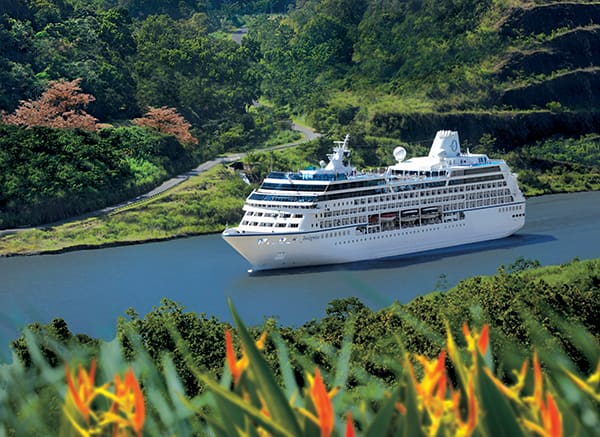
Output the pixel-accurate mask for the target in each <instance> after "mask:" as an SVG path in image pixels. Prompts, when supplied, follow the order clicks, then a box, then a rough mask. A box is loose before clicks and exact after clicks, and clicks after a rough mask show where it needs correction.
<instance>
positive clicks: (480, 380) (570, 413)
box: [0, 259, 600, 436]
mask: <svg viewBox="0 0 600 437" xmlns="http://www.w3.org/2000/svg"><path fill="white" fill-rule="evenodd" d="M599 263H600V260H591V261H577V260H574V261H573V262H571V263H569V264H565V265H561V266H552V267H544V268H537V269H531V268H532V267H535V265H536V263H535V262H531V261H528V260H523V259H519V260H517V261H515V263H514V264H512V265H510V266H503V267H502V268H501V269H500V270H499V273H498V274H497V275H495V276H493V277H478V278H473V279H470V280H467V281H463V282H461V283H460V284H459V285H458V286H457V287H456V288H453V289H451V290H449V291H447V292H444V293H440V292H436V293H432V294H429V295H426V296H423V297H420V298H417V299H415V300H414V301H412V302H410V303H408V304H406V305H401V304H394V305H392V306H391V307H389V308H385V309H382V310H379V311H371V310H369V309H368V308H367V307H365V306H364V304H362V303H361V302H360V301H358V300H357V299H354V298H348V299H343V300H339V301H334V302H332V303H331V304H330V305H329V307H328V308H327V316H326V317H325V318H323V319H322V320H320V321H313V322H309V323H307V324H305V325H303V326H302V327H300V328H296V329H292V328H289V327H278V326H277V324H276V322H275V321H273V320H268V321H266V322H265V324H264V326H263V327H260V328H259V327H254V328H251V329H246V328H245V327H244V326H243V324H242V323H241V321H240V319H239V317H238V316H237V315H236V314H235V312H234V313H233V320H234V322H235V330H233V329H232V327H231V326H230V325H229V324H228V323H224V322H221V321H219V320H216V319H215V318H208V317H206V316H205V315H204V314H195V313H193V312H186V311H185V310H184V308H183V307H181V306H180V305H177V304H176V303H174V302H171V301H168V300H165V301H163V303H162V305H161V306H160V307H157V308H155V309H154V310H153V311H151V312H150V313H148V314H147V315H146V316H144V317H143V318H141V317H140V316H138V315H137V314H136V313H135V312H134V311H133V310H130V311H128V314H127V316H128V317H127V318H122V319H121V320H120V321H119V323H118V329H117V338H116V339H115V340H113V341H110V342H105V341H99V340H93V339H90V338H89V337H87V336H85V335H73V334H72V333H71V332H70V331H69V330H68V328H67V326H66V324H65V323H64V321H61V320H59V319H57V320H54V321H53V322H51V323H50V324H48V325H46V326H42V325H39V324H35V325H32V326H30V329H29V330H26V331H24V334H23V335H22V336H21V337H20V338H19V339H17V340H15V341H14V342H13V344H12V347H13V349H14V351H15V353H16V355H15V359H16V360H15V361H14V362H13V363H12V364H10V365H2V366H1V367H0V380H1V381H2V386H1V387H2V389H1V390H0V406H1V407H2V408H0V423H1V424H3V426H4V427H5V428H4V429H5V430H6V431H7V432H8V434H9V435H12V433H13V432H14V433H16V435H24V434H25V435H29V434H31V433H34V432H35V433H41V434H46V435H51V434H54V433H55V432H56V431H55V430H56V429H59V426H60V427H62V428H61V429H71V427H72V421H70V420H68V419H67V418H66V416H64V413H63V410H62V409H61V408H60V405H62V404H63V403H64V402H65V393H66V390H65V387H67V386H68V381H65V376H66V375H65V368H64V365H65V364H67V365H68V366H69V369H76V368H77V369H80V368H79V365H80V364H81V365H82V366H83V367H82V370H78V374H79V375H80V376H78V377H77V378H79V381H81V382H76V384H75V386H74V387H75V392H77V393H80V395H78V396H79V397H80V398H81V399H83V396H84V395H85V394H86V393H87V396H88V397H87V398H86V399H88V400H89V399H91V398H92V395H93V398H94V399H97V401H98V402H91V401H90V404H89V405H88V407H89V408H95V410H94V411H95V414H97V418H98V421H97V422H94V423H95V424H96V425H97V426H100V427H101V428H102V427H104V428H102V429H104V430H105V431H106V432H110V431H112V430H113V426H114V423H113V422H110V421H108V419H109V418H113V419H114V417H113V416H110V415H109V416H108V417H105V415H104V413H105V412H107V411H108V412H110V411H112V410H111V408H113V407H111V406H112V405H114V403H115V402H117V399H116V398H115V396H117V397H118V395H116V394H115V393H116V391H115V390H116V387H118V386H121V385H122V384H125V383H124V382H123V375H126V374H130V372H132V374H133V375H135V376H136V381H138V384H139V386H140V387H141V390H142V392H143V395H144V415H145V424H144V434H147V435H155V434H162V435H164V434H169V435H173V434H177V435H192V434H194V435H198V434H201V435H203V434H205V433H207V432H208V431H207V427H209V428H211V429H212V432H214V433H216V434H223V435H235V434H237V433H238V432H239V433H244V432H246V433H249V435H254V432H255V431H256V432H258V434H260V433H261V432H263V431H266V432H268V433H270V434H272V435H289V434H290V433H293V434H295V435H301V434H303V433H308V434H310V435H318V434H321V433H325V435H328V434H327V433H328V432H333V433H334V434H338V435H339V434H343V433H345V432H354V433H355V434H357V435H382V433H383V432H384V430H389V432H392V433H394V434H398V433H401V434H403V435H418V433H419V432H422V435H446V434H448V435H496V434H497V433H498V432H505V433H506V435H561V433H562V435H565V436H566V435H575V434H577V435H593V434H594V429H596V428H597V426H598V424H600V417H598V411H599V410H598V408H597V403H598V401H599V396H600V395H599V394H598V380H597V378H598V372H600V370H599V369H598V367H597V366H598V361H599V359H600V332H599V331H598V324H597V322H596V315H597V314H598V312H599V311H600V308H598V305H599V302H600V299H598V294H599V293H600V279H599V276H598V275H599V273H598V272H600V268H599ZM464 322H466V325H465V323H464ZM467 327H480V328H477V329H473V328H471V329H468V328H467ZM461 332H462V334H459V333H461ZM261 333H262V334H261ZM254 339H257V340H256V343H255V340H254ZM236 349H237V350H240V349H241V351H242V352H241V358H240V356H239V353H236V352H235V351H236ZM94 359H96V362H97V364H98V365H97V370H96V371H95V372H92V367H90V366H91V363H92V362H93V360H94ZM224 363H225V367H224ZM88 368H89V369H90V370H89V371H84V370H85V369H88ZM129 368H131V371H130V370H128V369H129ZM542 372H543V374H544V376H541V375H542ZM69 374H70V373H69V372H68V371H67V375H69ZM91 374H94V375H95V377H94V378H95V379H93V378H92V377H90V376H89V375H91ZM86 375H87V377H86ZM115 375H118V380H117V377H116V376H115ZM125 378H126V381H129V382H127V383H126V387H129V389H131V390H129V389H127V390H125V389H124V390H123V393H125V392H127V393H130V394H131V396H129V397H127V399H129V401H127V402H129V403H123V404H122V410H126V411H128V414H129V415H128V414H123V415H121V417H122V418H123V419H124V420H125V419H127V418H129V419H131V420H134V419H135V418H137V420H140V419H139V415H138V412H139V411H141V409H142V407H141V401H140V400H139V395H137V396H138V398H137V399H138V400H137V401H135V399H136V395H135V384H134V382H133V379H132V376H131V375H130V376H129V377H128V378H129V379H127V376H126V377H125ZM67 379H68V376H67ZM92 379H93V381H97V383H95V384H96V385H97V386H98V387H100V388H102V387H104V388H103V389H102V390H101V391H96V389H95V388H93V387H91V386H92V385H93V384H92V383H91V381H92ZM86 381H88V383H87V384H88V385H87V386H86V385H85V384H84V383H85V382H86ZM110 381H114V383H113V384H109V385H108V386H105V384H107V383H109V382H110ZM120 384H121V385H120ZM96 385H94V387H96ZM83 386H86V387H87V388H86V389H85V390H83V389H81V387H83ZM78 387H79V388H78ZM69 390H73V389H69ZM94 393H95V394H94ZM111 393H112V395H111ZM113 395H114V396H113ZM67 396H72V395H67ZM134 401H135V402H134ZM67 402H71V401H67ZM123 402H125V401H123ZM48 405H49V406H51V407H50V408H46V406H48ZM120 405H121V404H120V403H119V404H118V405H117V407H114V408H116V409H117V410H119V411H121V410H120V409H121V406H120ZM135 405H137V407H135ZM68 411H69V414H70V416H71V418H72V419H73V420H74V421H75V422H76V423H77V424H78V426H80V427H82V428H83V429H87V428H85V427H83V425H85V424H86V423H87V422H85V418H84V417H82V416H80V415H81V414H84V412H85V411H87V410H85V409H83V410H82V408H81V406H80V407H79V408H78V409H76V410H74V409H73V408H71V407H69V408H68ZM77 411H79V412H77ZM348 413H350V415H351V416H352V419H348V417H349V416H348ZM86 414H87V413H86ZM119 414H121V413H119ZM94 420H95V419H94ZM82 421H83V422H82ZM119 423H122V424H124V422H120V421H119ZM132 423H133V422H132ZM136 423H138V424H139V422H136ZM101 424H104V425H101ZM89 425H90V426H91V425H92V422H90V423H89ZM96 425H95V426H96ZM136 426H137V425H136ZM65 427H66V428H65ZM254 427H260V428H262V430H255V429H254ZM128 429H130V430H131V431H135V429H134V428H133V427H131V426H129V425H128ZM294 429H297V430H299V432H298V433H294V431H290V430H294ZM346 429H352V431H346ZM419 430H421V431H419ZM286 433H287V434H286ZM415 433H416V434H415ZM246 435H248V434H246ZM322 435H323V434H322ZM350 435H352V434H350Z"/></svg>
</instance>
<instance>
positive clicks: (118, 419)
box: [101, 368, 146, 435]
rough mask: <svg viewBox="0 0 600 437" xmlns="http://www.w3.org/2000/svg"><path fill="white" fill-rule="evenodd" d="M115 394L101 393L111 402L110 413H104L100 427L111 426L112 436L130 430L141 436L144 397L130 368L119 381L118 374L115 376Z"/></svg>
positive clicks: (144, 411) (144, 413)
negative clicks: (112, 427) (112, 429)
mask: <svg viewBox="0 0 600 437" xmlns="http://www.w3.org/2000/svg"><path fill="white" fill-rule="evenodd" d="M114 386H115V392H114V394H112V393H110V392H103V393H104V395H105V396H106V397H107V398H109V399H111V400H112V401H113V404H112V406H111V408H110V411H107V412H106V413H104V415H103V418H102V422H101V423H102V425H107V424H113V426H114V434H115V435H121V432H122V431H125V430H127V429H129V428H130V429H132V430H133V431H134V432H135V433H136V434H137V435H142V428H143V426H144V419H145V415H146V408H145V404H144V395H143V394H142V390H141V388H140V385H139V384H138V381H137V379H136V377H135V374H134V373H133V370H131V368H130V369H129V370H128V371H127V372H125V377H124V378H123V380H121V377H120V376H119V374H116V375H115V380H114Z"/></svg>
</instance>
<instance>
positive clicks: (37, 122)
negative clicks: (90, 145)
mask: <svg viewBox="0 0 600 437" xmlns="http://www.w3.org/2000/svg"><path fill="white" fill-rule="evenodd" d="M80 82H81V79H75V80H72V81H70V82H69V81H67V80H64V79H60V80H56V81H50V82H49V83H48V89H47V90H46V91H45V92H44V93H43V94H42V95H41V96H40V98H39V99H37V100H31V99H30V100H21V104H20V105H19V107H18V108H17V109H16V110H15V112H14V113H13V114H10V115H5V116H3V117H2V121H3V122H4V123H7V124H14V125H17V126H26V127H32V126H47V127H53V128H64V129H74V128H79V129H84V130H91V131H95V130H96V129H97V128H98V126H97V124H96V122H97V121H98V120H97V119H96V118H94V117H92V116H91V115H90V114H88V113H87V112H85V110H84V108H85V107H86V106H87V105H88V104H89V103H90V102H93V101H94V100H96V99H95V97H94V96H92V95H91V94H86V93H83V92H81V87H80V86H79V83H80Z"/></svg>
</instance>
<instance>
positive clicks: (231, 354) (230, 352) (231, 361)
mask: <svg viewBox="0 0 600 437" xmlns="http://www.w3.org/2000/svg"><path fill="white" fill-rule="evenodd" d="M266 339H267V332H266V331H264V332H263V333H262V334H261V336H260V338H259V339H258V340H256V347H257V348H258V349H260V350H262V349H263V348H264V347H265V340H266ZM225 355H226V358H227V365H228V367H229V371H230V372H231V376H233V382H234V384H237V382H238V381H239V379H240V377H241V376H242V373H243V372H244V370H246V368H247V367H248V364H249V363H250V362H249V360H248V355H246V351H245V350H244V347H243V345H242V357H241V358H240V359H239V360H238V359H237V358H236V354H235V350H234V349H233V340H232V338H231V332H229V329H227V328H225Z"/></svg>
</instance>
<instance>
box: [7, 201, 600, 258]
mask: <svg viewBox="0 0 600 437" xmlns="http://www.w3.org/2000/svg"><path fill="white" fill-rule="evenodd" d="M596 191H599V190H582V191H563V192H556V193H548V194H542V195H539V196H530V197H527V199H533V198H539V197H544V196H553V195H558V194H576V193H590V192H596ZM223 229H225V227H223ZM221 232H222V230H220V231H206V232H187V233H182V234H174V235H169V236H165V237H158V238H147V239H140V240H121V241H111V242H107V243H99V244H77V245H73V246H67V247H62V248H60V249H49V250H40V251H29V252H22V253H19V252H11V253H4V254H0V259H1V258H15V257H25V256H41V255H61V254H64V253H69V252H77V251H80V250H98V249H108V248H112V247H121V246H135V245H140V244H147V243H160V242H166V241H171V240H177V239H181V238H190V237H198V236H202V235H211V234H212V235H214V234H219V233H221Z"/></svg>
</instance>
